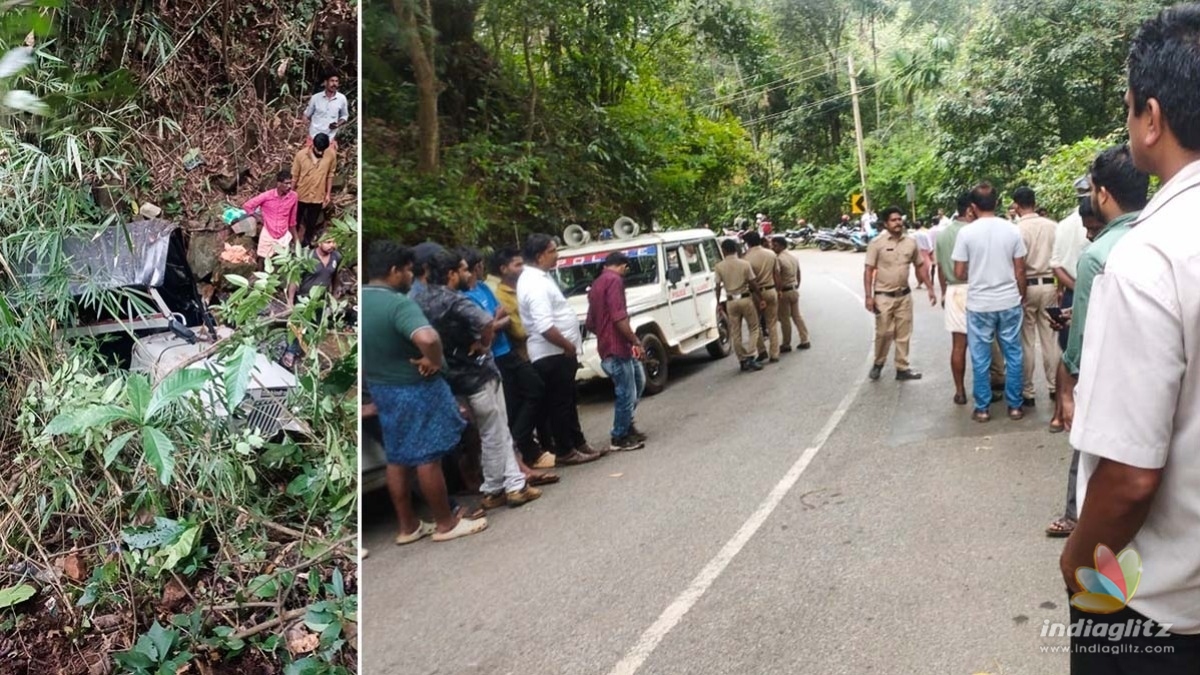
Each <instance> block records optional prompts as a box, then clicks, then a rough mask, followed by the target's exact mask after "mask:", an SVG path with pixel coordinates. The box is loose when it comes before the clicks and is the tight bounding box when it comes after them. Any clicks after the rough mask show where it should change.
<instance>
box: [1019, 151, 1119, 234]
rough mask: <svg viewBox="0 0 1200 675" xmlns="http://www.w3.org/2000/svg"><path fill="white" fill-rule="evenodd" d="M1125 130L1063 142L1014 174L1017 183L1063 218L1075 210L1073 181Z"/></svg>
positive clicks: (1059, 217) (1039, 203)
mask: <svg viewBox="0 0 1200 675" xmlns="http://www.w3.org/2000/svg"><path fill="white" fill-rule="evenodd" d="M1123 135H1124V130H1121V131H1117V132H1113V133H1112V134H1109V135H1108V136H1106V137H1104V138H1085V139H1083V140H1080V141H1077V142H1075V143H1072V144H1070V145H1064V146H1062V147H1060V148H1057V149H1055V150H1054V151H1053V152H1051V153H1049V154H1047V155H1046V156H1044V157H1042V158H1041V159H1039V160H1038V161H1033V162H1030V163H1029V165H1028V166H1026V167H1025V169H1024V170H1023V171H1022V172H1021V173H1020V174H1019V175H1018V176H1017V181H1016V184H1022V185H1028V186H1029V187H1031V188H1033V191H1034V193H1035V194H1036V195H1037V201H1038V206H1040V207H1042V208H1044V209H1046V210H1047V211H1048V212H1049V213H1050V216H1051V217H1053V218H1057V219H1062V218H1065V217H1066V216H1067V214H1068V213H1070V212H1071V211H1072V210H1074V209H1075V206H1076V203H1075V190H1074V187H1073V185H1074V183H1075V180H1076V179H1077V178H1079V177H1081V176H1084V175H1087V172H1088V167H1089V166H1091V163H1092V160H1094V159H1096V155H1099V154H1100V152H1101V151H1102V150H1104V149H1105V148H1108V147H1111V146H1113V145H1116V144H1117V143H1120V142H1122V141H1123V139H1122V136H1123Z"/></svg>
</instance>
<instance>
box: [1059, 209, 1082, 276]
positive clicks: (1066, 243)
mask: <svg viewBox="0 0 1200 675" xmlns="http://www.w3.org/2000/svg"><path fill="white" fill-rule="evenodd" d="M1087 245H1088V240H1087V228H1086V227H1084V226H1083V218H1082V217H1081V216H1080V215H1079V209H1075V212H1074V213H1072V214H1071V215H1069V216H1067V217H1066V218H1064V219H1062V220H1061V221H1059V223H1058V225H1057V226H1056V228H1055V232H1054V254H1053V255H1052V256H1051V257H1050V267H1052V268H1061V269H1063V270H1066V272H1067V274H1070V275H1071V278H1075V268H1076V267H1078V266H1079V256H1080V255H1082V254H1083V249H1084V248H1086V247H1087Z"/></svg>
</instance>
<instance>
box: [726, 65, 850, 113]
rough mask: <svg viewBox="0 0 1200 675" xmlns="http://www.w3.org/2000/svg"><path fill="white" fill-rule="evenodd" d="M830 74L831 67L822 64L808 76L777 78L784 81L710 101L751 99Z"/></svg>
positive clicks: (729, 101) (728, 101) (727, 101)
mask: <svg viewBox="0 0 1200 675" xmlns="http://www.w3.org/2000/svg"><path fill="white" fill-rule="evenodd" d="M828 74H829V69H828V68H827V67H826V65H825V64H822V65H821V67H820V68H819V69H816V70H812V71H809V73H807V75H808V76H807V77H800V78H799V79H793V78H784V79H782V80H775V82H783V84H780V85H778V86H775V87H769V88H767V89H763V90H762V91H759V90H760V89H762V88H763V87H764V86H766V85H760V86H758V87H754V88H752V89H747V90H745V91H739V92H736V93H733V94H726V95H724V96H719V97H717V98H715V99H713V100H712V101H709V103H710V104H711V105H724V104H726V103H731V102H733V101H736V100H738V99H750V98H754V97H756V96H762V95H763V94H768V93H770V92H772V91H775V90H776V89H785V88H787V87H792V86H795V85H798V84H803V83H804V82H809V81H811V80H815V79H818V78H820V77H824V76H825V75H828ZM772 84H773V83H772Z"/></svg>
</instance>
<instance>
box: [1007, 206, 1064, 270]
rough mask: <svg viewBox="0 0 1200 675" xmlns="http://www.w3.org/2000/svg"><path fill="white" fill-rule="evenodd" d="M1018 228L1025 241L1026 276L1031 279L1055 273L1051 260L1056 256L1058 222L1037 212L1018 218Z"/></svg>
mask: <svg viewBox="0 0 1200 675" xmlns="http://www.w3.org/2000/svg"><path fill="white" fill-rule="evenodd" d="M1017 229H1018V230H1020V231H1021V239H1022V241H1024V242H1025V276H1026V278H1029V279H1037V278H1039V277H1048V276H1052V275H1053V274H1054V267H1053V266H1052V265H1051V264H1050V260H1051V259H1052V258H1053V257H1054V237H1055V231H1056V230H1058V223H1056V222H1054V221H1053V220H1050V219H1049V218H1043V217H1041V216H1039V215H1038V214H1036V213H1031V214H1029V215H1025V216H1021V217H1020V218H1018V219H1017Z"/></svg>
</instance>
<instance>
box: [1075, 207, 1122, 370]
mask: <svg viewBox="0 0 1200 675" xmlns="http://www.w3.org/2000/svg"><path fill="white" fill-rule="evenodd" d="M1137 216H1138V214H1137V213H1127V214H1125V215H1123V216H1121V217H1120V218H1115V219H1113V221H1112V222H1111V223H1109V224H1108V225H1105V226H1104V229H1103V230H1100V232H1099V233H1098V234H1096V238H1095V239H1093V240H1092V243H1091V244H1089V245H1088V247H1087V248H1085V249H1083V255H1081V256H1079V267H1078V268H1077V269H1076V272H1075V299H1074V300H1073V301H1072V303H1071V331H1070V333H1068V335H1067V348H1066V349H1065V350H1063V355H1062V360H1063V366H1064V367H1066V369H1067V372H1069V373H1071V374H1072V375H1075V376H1078V375H1079V357H1080V355H1081V354H1082V352H1083V334H1084V333H1083V331H1084V328H1086V326H1087V313H1088V303H1089V302H1090V301H1091V295H1092V283H1093V282H1094V281H1095V280H1096V276H1097V275H1098V274H1100V273H1101V272H1103V271H1104V265H1105V264H1106V263H1107V262H1108V256H1109V254H1110V253H1112V250H1113V247H1114V246H1116V245H1117V242H1119V241H1121V239H1122V238H1124V237H1125V235H1126V234H1129V229H1130V227H1129V226H1130V225H1132V224H1133V221H1135V220H1137Z"/></svg>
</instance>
